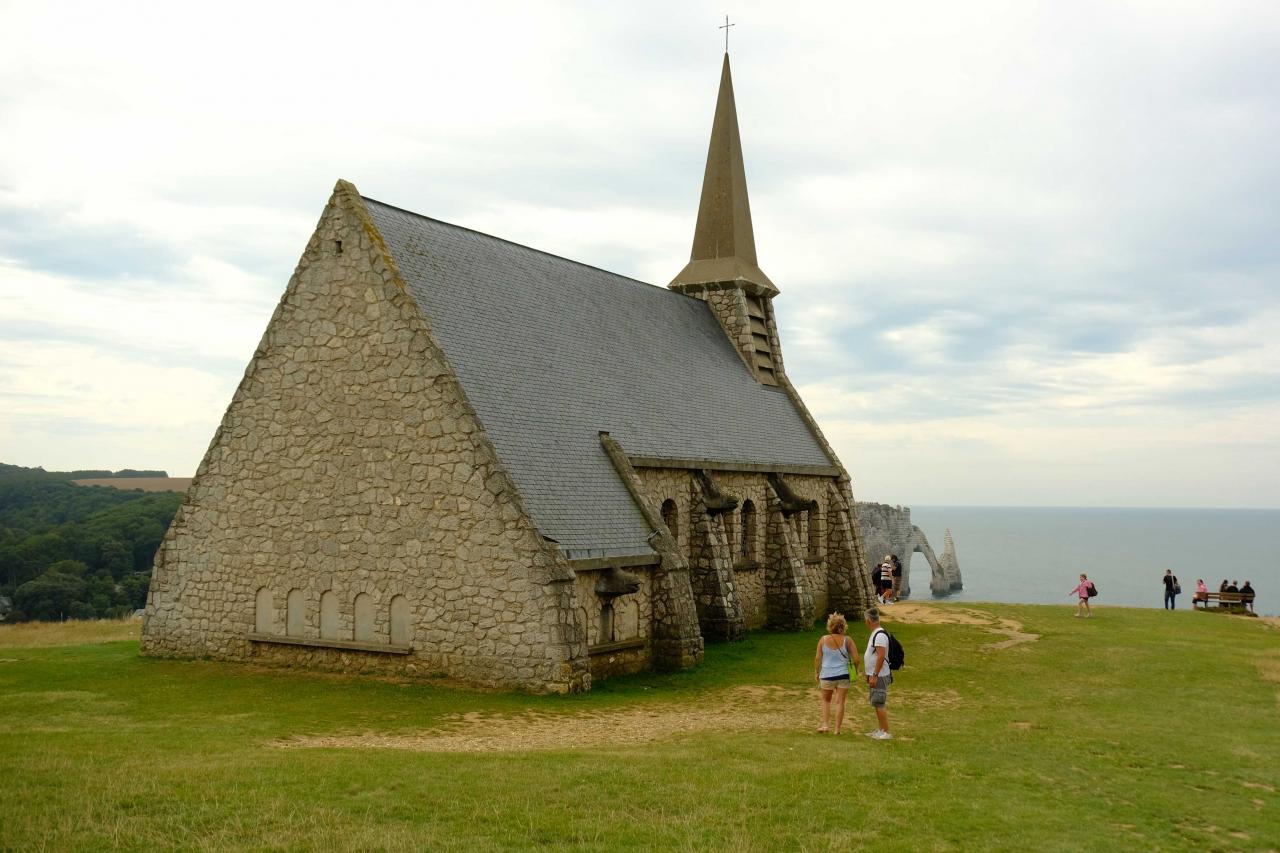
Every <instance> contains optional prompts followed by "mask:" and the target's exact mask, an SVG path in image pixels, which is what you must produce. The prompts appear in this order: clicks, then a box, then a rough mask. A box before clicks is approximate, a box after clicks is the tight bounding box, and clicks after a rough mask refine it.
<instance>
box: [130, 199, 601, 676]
mask: <svg viewBox="0 0 1280 853" xmlns="http://www.w3.org/2000/svg"><path fill="white" fill-rule="evenodd" d="M261 590H266V591H267V593H269V594H270V599H271V601H272V603H273V606H272V607H271V608H270V612H269V614H266V613H264V615H263V616H262V617H261V618H260V619H259V618H258V617H257V616H256V613H255V609H256V606H257V605H258V604H259V603H261V602H260V601H259V593H260V591H261ZM291 590H300V591H301V593H300V595H301V602H302V607H301V613H300V614H295V619H294V622H295V626H294V627H295V630H296V631H298V632H299V633H300V634H301V635H302V638H303V639H306V640H309V641H317V642H323V640H324V639H325V638H322V637H321V636H320V635H321V633H322V628H324V629H328V630H330V632H336V634H337V637H338V639H339V640H342V641H351V640H353V637H354V633H353V632H354V629H355V624H354V620H355V612H354V602H355V599H356V596H357V595H359V594H361V593H366V594H368V595H369V596H370V598H371V603H372V607H371V611H372V642H373V643H374V644H375V645H377V644H389V643H390V640H391V630H392V628H391V601H392V599H393V597H395V596H404V597H405V599H406V600H407V602H408V611H409V618H408V620H407V622H408V626H407V627H408V632H409V638H408V640H409V642H408V644H409V645H410V646H411V648H412V651H411V653H410V654H407V655H393V654H380V653H374V652H369V651H362V650H353V649H349V648H348V649H335V648H325V647H315V646H298V645H280V644H275V643H264V642H253V641H251V640H250V639H249V638H248V635H249V634H250V633H253V632H255V628H266V627H269V628H270V629H271V630H270V631H268V632H266V633H271V634H285V633H286V632H287V630H288V624H287V623H288V622H289V621H290V620H289V616H288V613H287V609H288V608H287V601H288V597H289V593H290V591H291ZM325 592H332V593H333V596H332V598H333V600H336V617H335V618H333V619H329V620H328V621H327V623H326V624H325V625H324V626H322V624H321V606H320V604H321V597H322V595H323V594H324V593H325ZM297 596H298V594H297V593H295V597H297ZM265 600H266V593H264V594H263V596H262V601H265ZM580 613H581V611H580V608H579V606H578V601H577V592H576V590H575V587H574V583H573V572H572V571H571V570H569V568H568V566H567V565H566V564H565V562H564V560H563V558H562V557H560V555H559V554H558V552H557V551H556V550H554V549H553V548H552V547H551V546H549V545H547V544H546V543H545V542H544V541H543V540H542V538H541V536H540V535H539V534H538V532H537V531H536V529H534V527H533V525H532V524H531V523H530V521H529V520H528V517H527V515H526V513H525V512H524V510H523V507H522V505H521V502H520V498H519V495H518V493H517V492H516V490H515V489H514V487H513V486H512V484H511V482H510V480H509V478H508V477H507V475H506V473H505V471H504V470H503V468H502V466H501V464H500V462H499V460H498V459H497V456H496V454H495V452H494V450H493V447H492V445H491V444H490V443H489V441H488V439H487V438H486V437H485V435H484V433H483V429H482V426H481V424H480V423H479V422H478V420H477V419H476V417H475V415H474V412H473V411H472V410H471V407H470V405H469V404H468V403H467V401H466V398H465V394H464V393H463V391H462V389H461V388H460V386H459V383H458V381H457V379H456V377H455V376H454V375H453V372H452V370H451V369H450V368H449V366H448V364H447V362H446V360H445V358H444V356H443V353H442V352H441V351H440V349H439V347H438V345H437V344H436V342H435V341H434V340H433V338H432V337H431V334H430V330H429V327H428V325H427V322H426V321H425V320H424V318H423V317H422V316H421V314H420V312H419V310H418V309H417V307H416V306H415V305H414V304H413V302H412V300H411V298H410V297H409V295H408V294H407V292H405V290H404V287H403V284H402V282H401V281H400V279H399V275H398V273H397V272H396V271H395V268H394V264H393V263H392V262H391V261H390V259H389V258H388V257H387V256H386V253H385V250H384V248H383V247H382V245H381V239H380V237H379V235H378V233H377V230H376V229H375V228H374V227H373V225H372V223H371V221H369V219H368V216H367V213H366V212H365V211H364V208H363V204H362V203H361V202H360V200H359V197H358V196H357V195H356V194H355V191H354V188H353V187H350V185H345V184H340V185H339V188H338V189H337V190H336V191H335V193H334V198H333V199H332V200H331V201H330V204H329V206H328V207H327V208H326V210H325V213H324V215H323V216H322V218H321V221H320V224H319V226H318V227H317V230H316V232H315V234H314V236H313V237H312V239H311V241H310V243H309V244H308V246H307V249H306V252H305V254H304V255H303V258H302V260H301V262H300V263H299V266H298V269H297V271H296V272H295V274H294V276H293V278H292V279H291V281H290V283H289V287H288V289H287V290H286V293H285V295H284V297H283V299H282V300H281V303H280V305H279V307H278V308H277V310H276V313H275V316H274V317H273V319H272V321H271V324H270V326H269V328H268V330H267V332H266V334H265V336H264V338H263V340H262V343H261V344H260V346H259V348H258V351H257V353H256V354H255V356H254V359H253V361H252V362H251V364H250V366H249V368H248V370H247V371H246V374H245V378H244V380H243V381H242V383H241V385H240V387H239V389H238V390H237V391H236V394H235V397H234V398H233V400H232V403H231V405H230V407H229V408H228V410H227V413H226V415H225V417H224V419H223V421H222V424H221V426H220V428H219V430H218V432H217V434H216V436H215V437H214V440H213V442H212V444H211V446H210V448H209V451H208V453H207V455H206V456H205V459H204V461H203V462H202V463H201V465H200V469H199V471H198V473H197V475H196V478H195V481H194V483H193V484H192V487H191V489H190V490H189V491H188V493H187V499H186V501H185V502H184V504H183V506H182V508H181V509H180V511H179V513H178V515H177V517H176V518H175V519H174V522H173V524H172V525H171V526H170V529H169V531H168V534H167V535H166V537H165V540H164V542H163V544H162V546H161V549H160V551H159V553H158V554H157V558H156V566H155V573H154V576H153V580H152V585H151V592H150V595H149V597H148V605H147V616H146V620H145V622H144V626H143V644H142V647H143V652H144V653H145V654H149V655H175V656H204V655H207V656H212V657H215V658H222V659H236V660H258V661H267V662H273V663H280V664H296V665H307V666H316V667H324V668H332V669H340V670H344V671H352V670H354V671H367V672H387V673H397V674H404V675H424V676H425V675H445V676H450V677H455V678H460V679H464V680H466V681H469V682H473V683H479V684H491V685H503V686H511V687H520V688H525V689H532V690H551V691H573V690H580V689H586V688H587V687H589V685H590V676H589V674H588V672H587V657H586V648H585V638H586V630H585V626H584V625H582V624H581V622H580ZM299 616H300V619H299V618H297V617H299ZM298 623H300V624H298ZM330 623H331V624H330Z"/></svg>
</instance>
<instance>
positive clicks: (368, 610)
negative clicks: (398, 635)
mask: <svg viewBox="0 0 1280 853" xmlns="http://www.w3.org/2000/svg"><path fill="white" fill-rule="evenodd" d="M355 612H356V642H359V643H372V642H373V596H372V595H370V594H369V593H367V592H362V593H360V594H359V595H357V596H356V607H355Z"/></svg>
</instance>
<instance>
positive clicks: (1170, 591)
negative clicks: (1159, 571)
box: [1164, 569, 1182, 610]
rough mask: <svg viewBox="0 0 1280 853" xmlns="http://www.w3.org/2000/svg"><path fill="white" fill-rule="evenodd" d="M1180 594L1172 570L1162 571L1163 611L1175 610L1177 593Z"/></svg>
mask: <svg viewBox="0 0 1280 853" xmlns="http://www.w3.org/2000/svg"><path fill="white" fill-rule="evenodd" d="M1180 592H1182V587H1180V586H1179V585H1178V579H1177V577H1175V576H1174V574H1173V570H1172V569H1165V570H1164V609H1165V610H1174V609H1176V604H1177V599H1178V593H1180Z"/></svg>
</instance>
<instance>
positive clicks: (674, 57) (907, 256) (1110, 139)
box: [0, 0, 1280, 506]
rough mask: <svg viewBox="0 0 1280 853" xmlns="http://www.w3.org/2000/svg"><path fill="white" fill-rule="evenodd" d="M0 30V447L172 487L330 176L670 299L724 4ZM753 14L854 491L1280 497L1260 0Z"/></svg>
mask: <svg viewBox="0 0 1280 853" xmlns="http://www.w3.org/2000/svg"><path fill="white" fill-rule="evenodd" d="M0 14H2V15H3V18H4V21H3V26H0V80H2V81H4V82H3V83H0V126H3V127H4V128H5V133H4V134H2V135H0V289H2V291H3V296H4V299H3V300H0V344H2V345H3V347H4V349H3V350H2V351H3V353H4V358H5V359H7V360H6V361H4V362H2V363H0V370H4V371H7V372H6V373H4V376H5V381H6V384H5V385H3V386H0V388H3V389H4V392H5V393H8V394H10V395H11V396H9V397H5V398H4V401H5V402H6V403H7V404H8V405H11V406H14V407H15V408H13V409H12V410H10V411H9V412H7V413H0V430H3V432H0V439H3V442H2V443H0V456H6V457H9V458H7V459H6V461H20V462H25V463H26V464H46V466H48V465H52V464H55V462H54V461H53V457H52V456H48V455H49V454H61V455H60V456H58V458H65V459H68V460H72V457H74V459H73V462H68V463H67V465H69V466H70V465H72V464H73V463H74V467H106V466H107V465H108V464H119V465H121V466H124V465H128V466H132V467H157V466H158V467H167V468H170V469H172V470H173V471H174V473H178V474H182V473H190V472H191V470H192V469H193V468H194V460H196V459H198V458H199V455H200V454H201V453H202V452H203V449H204V446H205V444H206V443H207V440H208V437H209V436H211V435H212V432H213V429H214V427H215V426H216V422H217V418H218V414H219V412H220V409H221V406H222V405H224V404H225V402H226V399H227V398H229V396H230V391H229V390H227V389H229V388H231V387H233V386H234V384H235V382H236V381H237V380H238V378H239V375H240V372H241V371H242V369H243V365H244V363H245V362H246V361H247V359H248V358H249V356H250V355H251V353H252V351H253V348H254V346H255V345H256V343H257V340H258V337H259V336H260V334H261V332H262V329H263V327H264V326H265V324H266V322H267V319H268V318H269V316H270V312H271V310H272V306H273V305H274V304H275V301H276V300H277V299H278V297H279V294H280V293H281V291H282V290H283V288H284V285H285V282H286V281H287V279H288V276H289V274H290V272H291V271H292V268H293V265H294V264H295V263H296V260H297V258H298V256H299V254H300V253H301V250H302V248H303V246H304V245H305V241H306V239H307V236H308V235H309V233H310V231H311V228H312V227H313V225H314V223H315V220H316V218H317V216H318V214H319V212H320V209H321V206H322V205H323V203H324V200H325V199H326V198H327V196H328V193H329V191H330V188H331V187H332V185H333V182H334V180H335V179H336V178H339V177H344V178H348V179H351V180H354V181H355V182H356V183H357V185H358V186H359V187H360V189H361V190H362V191H363V192H365V193H366V194H368V195H370V196H372V197H375V198H379V199H381V200H384V201H386V202H388V203H391V204H395V205H399V206H403V207H408V208H411V209H414V210H418V211H420V212H423V213H425V214H428V215H431V216H434V217H437V218H441V219H444V220H447V221H452V222H457V223H458V224H461V225H466V226H468V227H472V228H476V229H479V230H483V231H486V232H489V233H493V234H496V235H498V236H501V237H505V238H507V239H511V240H514V241H516V242H521V243H525V244H527V245H532V246H534V247H536V248H541V249H545V250H547V251H551V252H554V253H557V254H562V255H565V256H568V257H572V258H574V259H576V260H581V261H584V262H586V263H590V264H594V265H597V266H601V267H604V268H607V269H612V270H615V271H617V272H620V273H623V274H626V275H631V276H634V277H638V278H640V279H642V280H647V281H652V282H655V283H657V284H662V283H664V282H665V281H667V280H668V279H669V278H670V277H671V276H672V275H674V274H675V272H677V271H678V270H679V269H680V268H681V267H682V266H683V264H684V262H685V260H687V256H688V250H689V242H690V238H691V235H692V230H693V222H694V215H695V212H696V207H697V200H698V186H699V182H700V180H701V174H702V163H703V158H704V156H705V146H706V140H707V135H708V133H709V130H710V122H711V113H712V107H713V104H714V99H715V95H716V86H715V84H716V75H717V74H718V73H719V55H720V54H719V51H720V44H719V41H718V39H719V38H720V34H719V33H718V31H717V30H716V29H715V27H716V25H717V24H718V23H719V20H720V17H721V16H722V15H723V10H722V9H720V8H718V7H712V6H709V5H707V4H703V3H675V2H659V3H657V4H650V5H649V6H647V7H646V12H645V14H643V15H635V14H632V13H631V12H629V11H627V10H623V9H616V8H613V7H610V6H607V5H601V4H588V3H577V4H569V5H564V6H556V7H544V6H538V5H529V4H519V3H514V2H510V3H497V4H488V5H485V6H483V7H466V6H459V5H457V4H452V5H449V4H411V3H372V4H366V6H365V7H362V12H361V14H360V15H358V16H352V15H351V14H349V10H348V9H347V8H346V7H344V6H340V5H338V4H334V3H311V4H306V5H293V4H270V5H265V6H264V5H262V4H257V5H249V4H239V3H234V2H233V3H231V4H230V5H228V6H224V7H220V11H219V14H216V15H202V16H200V17H199V18H198V19H196V18H193V17H192V16H191V13H189V12H188V11H187V9H186V8H185V7H182V6H181V5H180V4H160V3H154V4H142V5H131V6H128V7H123V8H120V7H107V6H103V5H101V4H90V3H84V4H65V5H64V4H58V5H56V6H50V5H48V4H43V5H42V4H26V5H17V6H13V5H11V6H9V7H7V8H6V9H5V10H4V12H3V13H0ZM735 15H736V16H737V17H738V20H739V21H740V25H739V26H738V27H735V29H734V32H733V34H732V38H733V59H734V82H735V90H736V93H737V101H738V111H739V118H740V121H741V125H742V136H743V144H744V147H745V153H746V158H747V170H748V177H749V182H750V186H751V191H752V207H753V212H754V214H755V230H756V236H757V242H758V248H759V256H760V261H761V265H762V267H763V268H764V269H765V270H766V271H767V272H768V273H769V275H770V276H771V278H773V280H774V281H775V282H776V283H777V284H778V285H779V286H780V288H781V290H782V294H781V296H780V297H779V298H778V300H777V301H776V308H777V311H778V317H779V322H780V324H781V328H782V334H783V344H784V354H785V357H786V365H787V370H788V373H789V374H790V375H791V376H792V377H793V378H794V379H795V380H796V381H798V382H799V383H800V384H801V385H802V386H803V387H804V389H805V392H806V399H808V401H809V403H810V405H811V407H813V408H814V409H815V411H817V412H819V413H820V414H819V416H820V419H821V421H822V423H823V425H824V428H826V429H827V431H828V433H830V434H831V435H832V436H833V440H834V441H835V442H836V445H837V447H838V449H840V450H841V452H842V454H843V455H844V459H845V461H846V463H847V464H848V465H849V467H850V468H851V469H852V471H853V473H854V476H855V481H856V483H857V484H858V487H859V490H860V491H859V494H866V495H867V496H868V497H873V498H880V499H886V500H889V499H892V500H894V501H895V502H907V503H910V502H917V503H943V502H954V503H992V502H995V503H1026V502H1040V503H1046V502H1047V503H1064V502H1071V501H1075V502H1085V503H1109V504H1115V503H1138V504H1142V503H1157V502H1158V503H1182V504H1186V505H1200V504H1204V503H1206V502H1212V503H1217V504H1225V505H1242V504H1251V505H1272V506H1275V505H1280V485H1278V484H1277V483H1280V481H1277V482H1271V480H1275V479H1276V478H1274V477H1272V478H1270V479H1267V478H1264V477H1260V476H1258V475H1257V472H1258V471H1259V470H1261V469H1265V468H1266V467H1267V465H1268V464H1270V465H1271V467H1272V468H1274V467H1275V462H1276V461H1277V459H1278V457H1280V435H1277V431H1276V430H1274V429H1271V427H1270V424H1271V423H1274V422H1275V421H1274V415H1275V411H1274V406H1275V405H1276V402H1277V400H1280V387H1278V376H1280V352H1278V351H1277V349H1276V346H1275V344H1274V343H1273V338H1274V333H1273V329H1274V328H1275V324H1276V322H1277V320H1280V292H1278V291H1277V289H1276V287H1275V282H1276V281H1277V280H1280V241H1276V240H1275V238H1274V235H1275V234H1276V233H1280V205H1277V204H1276V202H1275V199H1276V198H1280V160H1277V158H1275V156H1274V153H1273V151H1272V148H1273V147H1274V140H1275V139H1276V138H1278V137H1280V93H1278V90H1277V89H1276V87H1275V85H1274V81H1275V80H1277V79H1280V7H1277V6H1275V4H1273V3H1267V2H1246V0H1239V2H1228V3H1226V4H1225V5H1222V4H1219V5H1216V6H1213V7H1209V6H1205V5H1203V4H1199V3H1192V2H1171V3H1165V4H1161V5H1160V6H1159V7H1158V8H1157V7H1154V6H1151V5H1150V4H1147V3H1144V2H1137V0H1135V2H1119V3H1116V2H1107V3H1101V2H1085V3H1082V4H1073V5H1070V6H1064V5H1062V4H1054V3H1025V4H1018V5H1016V6H1009V5H1008V4H998V3H984V2H978V3H970V4H945V3H924V4H907V5H902V4H899V5H896V6H894V5H881V6H869V5H860V4H839V3H818V4H810V5H805V6H800V7H795V6H793V7H788V8H785V9H784V8H781V7H777V6H776V5H774V4H766V3H762V2H748V3H747V4H746V5H745V6H743V7H741V8H739V9H738V10H737V11H736V12H735ZM246 19H251V20H252V21H253V26H252V27H245V26H244V24H243V21H244V20H246ZM197 28H198V30H199V35H200V37H199V38H192V37H191V36H192V33H193V32H194V31H195V30H196V29H197ZM231 54H234V55H235V56H236V57H237V59H236V61H235V62H228V61H227V60H226V57H227V56H228V55H231ZM82 376H92V377H93V378H94V381H93V382H90V383H85V382H82V381H79V378H78V377H82ZM224 391H225V394H224V395H223V396H222V397H221V398H219V397H218V395H219V394H222V393H223V392H224ZM188 392H190V393H191V394H192V398H191V400H190V401H189V403H187V404H184V409H185V410H187V411H190V412H191V413H193V414H192V415H191V416H190V417H191V418H193V419H194V420H189V421H186V420H184V421H183V423H182V424H178V423H174V422H173V421H172V419H173V418H174V417H177V415H175V414H174V413H173V412H172V411H169V408H167V407H166V403H171V402H172V401H173V400H175V399H183V397H182V395H184V394H187V393H188ZM215 398H217V399H218V402H217V403H216V404H215V402H214V400H215ZM113 399H114V400H120V399H127V400H130V401H131V405H132V406H133V407H134V408H135V409H136V411H137V412H139V413H141V412H147V413H148V416H147V417H146V418H144V417H142V416H141V415H139V416H138V417H137V418H136V419H135V420H134V421H133V422H132V423H130V422H129V419H128V417H127V413H125V412H124V411H123V410H121V411H120V413H119V414H118V418H119V420H118V421H116V420H111V419H110V418H107V417H105V416H104V415H103V414H102V412H103V411H104V407H105V408H109V407H110V406H109V401H110V400H113ZM18 412H20V413H21V414H20V415H19V414H17V413H18ZM112 417H117V416H116V415H113V416H112ZM181 417H183V418H186V417H187V416H186V415H182V416H181ZM6 418H7V420H6ZM42 418H43V421H42V420H41V419H42ZM197 422H198V423H197ZM154 423H165V424H168V425H169V428H170V429H169V435H171V436H174V437H173V438H167V439H163V440H159V439H157V436H156V435H155V434H154V432H153V430H154V429H155V427H154V426H153V424H154ZM37 424H39V428H37V427H36V425H37ZM96 430H101V432H95V431H96ZM130 430H133V432H132V433H131V432H130ZM41 431H43V432H45V433H47V434H49V435H57V436H60V439H59V441H61V442H62V443H61V444H60V445H58V446H57V447H56V448H55V447H54V445H53V444H52V443H50V442H43V443H31V442H32V441H34V438H33V437H34V436H37V435H38V433H40V432H41ZM19 434H21V435H25V436H28V439H30V441H28V439H22V441H23V442H27V443H15V439H14V436H17V435H19ZM131 434H132V435H134V436H135V437H136V439H137V440H136V442H135V443H134V444H133V445H132V446H133V447H134V448H135V449H136V452H137V453H140V454H144V456H140V457H134V458H120V457H118V456H117V457H113V460H115V461H111V462H109V461H108V460H106V459H103V458H100V455H101V454H109V453H118V454H122V455H123V456H128V454H129V452H130V446H131V445H130V443H129V436H130V435H131ZM177 436H183V438H181V440H179V439H178V438H177ZM161 448H163V450H161ZM153 453H154V454H160V455H161V456H162V458H159V457H153V456H151V455H150V454H153ZM991 471H998V472H1000V476H998V477H993V476H991V474H990V472H991ZM1094 482H1105V483H1106V484H1107V486H1106V489H1105V494H1103V495H1099V494H1098V492H1097V490H1096V489H1093V488H1091V487H1086V486H1082V483H1094Z"/></svg>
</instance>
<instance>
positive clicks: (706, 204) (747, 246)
mask: <svg viewBox="0 0 1280 853" xmlns="http://www.w3.org/2000/svg"><path fill="white" fill-rule="evenodd" d="M716 284H719V285H721V286H724V285H731V286H733V285H736V286H738V287H741V288H742V289H744V290H746V291H748V292H751V293H754V294H756V295H758V296H774V295H776V294H777V293H778V289H777V288H776V287H774V285H773V282H772V281H770V280H769V277H768V276H767V275H765V274H764V272H763V271H761V269H760V267H759V266H758V264H757V262H756V239H755V234H754V233H753V232H752V229H751V203H750V201H749V200H748V198H747V173H746V169H745V168H744V166H743V161H742V139H741V138H740V137H739V136H738V110H737V108H736V107H735V106H734V102H733V77H732V75H731V74H730V73H729V53H728V51H726V52H725V55H724V67H723V70H722V71H721V73H720V94H719V97H718V99H717V100H716V116H715V120H714V121H713V122H712V125H711V146H710V148H709V149H708V151H707V168H706V171H705V172H704V173H703V176H702V200H701V202H700V203H699V205H698V224H697V227H696V229H695V230H694V234H693V251H692V252H691V253H690V258H689V263H688V265H687V266H686V267H685V268H684V269H683V270H681V271H680V274H679V275H677V276H676V277H675V278H674V279H673V280H672V281H671V285H670V287H671V288H672V289H673V290H685V289H687V288H689V287H690V286H691V285H692V286H697V287H700V288H701V287H707V286H709V285H711V286H714V285H716Z"/></svg>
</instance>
